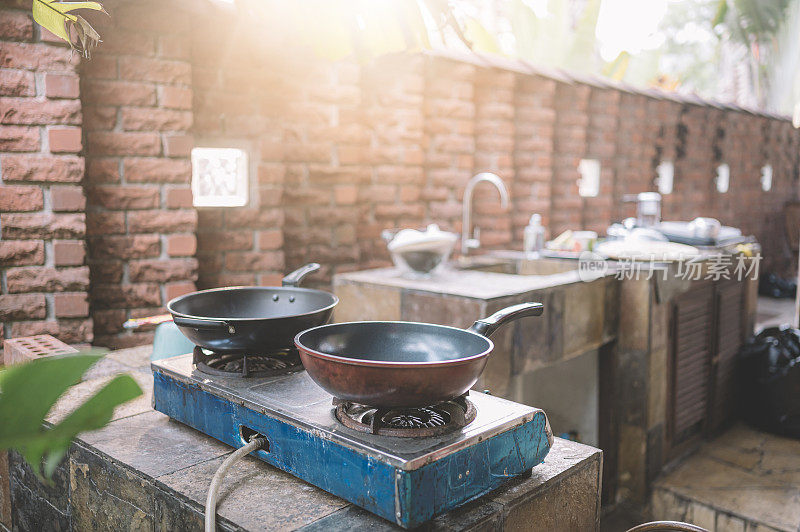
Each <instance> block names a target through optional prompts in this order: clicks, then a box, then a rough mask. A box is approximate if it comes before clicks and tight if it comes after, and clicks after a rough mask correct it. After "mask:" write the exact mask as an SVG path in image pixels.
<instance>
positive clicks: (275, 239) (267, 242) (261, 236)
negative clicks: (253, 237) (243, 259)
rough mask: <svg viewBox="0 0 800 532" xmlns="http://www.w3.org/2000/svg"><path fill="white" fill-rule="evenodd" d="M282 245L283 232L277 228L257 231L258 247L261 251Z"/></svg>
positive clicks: (278, 247)
mask: <svg viewBox="0 0 800 532" xmlns="http://www.w3.org/2000/svg"><path fill="white" fill-rule="evenodd" d="M282 246H283V232H282V231H280V230H278V229H273V230H270V231H259V233H258V248H259V249H260V250H262V251H265V250H272V249H280V248H281V247H282Z"/></svg>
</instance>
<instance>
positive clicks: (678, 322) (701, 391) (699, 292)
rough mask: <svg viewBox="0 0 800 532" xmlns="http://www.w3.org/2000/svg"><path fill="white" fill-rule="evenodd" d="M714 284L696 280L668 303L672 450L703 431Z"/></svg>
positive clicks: (709, 358)
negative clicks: (669, 311) (670, 306)
mask: <svg viewBox="0 0 800 532" xmlns="http://www.w3.org/2000/svg"><path fill="white" fill-rule="evenodd" d="M714 307H715V305H714V285H713V283H711V282H703V281H700V282H696V283H695V284H693V286H692V288H691V289H690V290H689V291H688V292H686V293H684V294H681V295H680V296H678V297H676V298H675V300H674V301H673V306H672V331H671V332H672V334H671V342H670V344H671V349H670V364H669V367H670V373H671V375H670V376H669V377H670V394H669V399H670V400H669V404H668V409H669V410H668V412H667V422H668V423H667V437H668V446H669V448H670V449H675V447H676V446H679V445H680V444H682V443H685V442H688V441H689V440H691V439H693V438H694V437H695V436H698V435H701V434H702V433H703V432H705V429H706V427H707V423H708V412H709V404H710V401H711V386H710V382H711V379H710V376H711V357H712V353H713V349H714V338H715V334H714Z"/></svg>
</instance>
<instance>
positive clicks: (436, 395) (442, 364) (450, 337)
mask: <svg viewBox="0 0 800 532" xmlns="http://www.w3.org/2000/svg"><path fill="white" fill-rule="evenodd" d="M542 310H543V307H542V304H541V303H521V304H519V305H514V306H511V307H507V308H504V309H502V310H499V311H497V312H495V313H494V314H492V315H491V316H489V317H488V318H483V319H481V320H478V321H476V322H475V323H474V324H473V325H472V327H470V328H469V329H457V328H455V327H446V326H444V325H433V324H430V323H412V322H403V321H361V322H352V323H333V324H330V325H322V326H319V327H315V328H313V329H310V330H307V331H303V332H301V333H299V334H298V335H297V337H295V340H294V343H295V345H296V346H297V348H298V349H299V351H300V359H301V360H302V361H303V366H304V367H305V368H306V371H307V372H308V374H309V376H310V377H311V378H312V379H314V382H316V383H317V384H319V385H320V386H321V387H322V388H324V389H325V390H326V391H328V392H329V393H331V394H332V395H334V396H335V397H338V398H339V399H344V400H346V401H353V402H355V403H360V404H363V405H369V406H375V407H384V408H394V407H418V406H428V405H433V404H436V403H440V402H442V401H447V400H450V399H454V398H456V397H458V396H459V395H461V394H463V393H464V392H466V391H467V390H469V389H470V388H471V387H472V386H473V385H474V384H475V382H476V381H477V380H478V377H479V376H480V374H481V372H482V371H483V368H484V367H485V366H486V361H487V357H488V355H489V353H491V352H492V349H493V348H494V344H493V343H492V341H491V340H489V338H488V336H489V335H491V334H492V333H493V332H494V331H495V330H497V328H498V327H500V326H501V325H503V324H504V323H508V322H510V321H512V320H516V319H519V318H522V317H525V316H539V315H541V314H542Z"/></svg>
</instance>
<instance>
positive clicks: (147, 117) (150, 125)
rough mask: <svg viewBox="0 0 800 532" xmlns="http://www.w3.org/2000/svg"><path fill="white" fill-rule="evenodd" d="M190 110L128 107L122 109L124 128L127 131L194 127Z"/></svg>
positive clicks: (184, 129) (180, 129) (175, 129)
mask: <svg viewBox="0 0 800 532" xmlns="http://www.w3.org/2000/svg"><path fill="white" fill-rule="evenodd" d="M192 116H193V115H192V113H191V112H190V111H175V110H172V109H153V108H151V107H127V108H123V109H122V129H124V130H126V131H186V130H187V129H189V128H191V127H192Z"/></svg>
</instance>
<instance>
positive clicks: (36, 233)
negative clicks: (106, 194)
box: [2, 212, 86, 240]
mask: <svg viewBox="0 0 800 532" xmlns="http://www.w3.org/2000/svg"><path fill="white" fill-rule="evenodd" d="M85 234H86V223H85V215H84V214H55V215H53V214H50V213H45V212H42V213H19V214H15V213H6V214H3V219H2V236H3V238H9V239H17V240H25V239H38V238H41V239H46V240H49V239H51V238H73V239H77V238H83V236H84V235H85Z"/></svg>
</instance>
